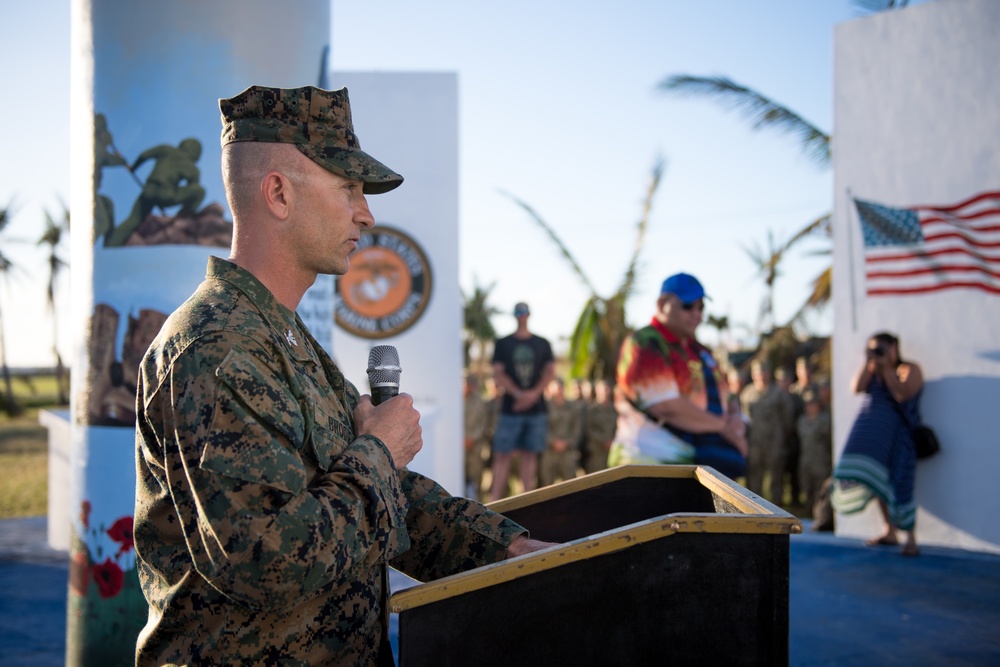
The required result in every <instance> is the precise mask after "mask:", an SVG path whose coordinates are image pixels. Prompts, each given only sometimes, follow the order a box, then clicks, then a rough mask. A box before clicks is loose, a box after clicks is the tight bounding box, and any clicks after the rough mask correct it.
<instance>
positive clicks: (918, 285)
mask: <svg viewBox="0 0 1000 667" xmlns="http://www.w3.org/2000/svg"><path fill="white" fill-rule="evenodd" d="M854 205H855V206H856V207H857V209H858V218H859V219H860V220H861V232H862V235H863V237H864V244H865V279H866V284H867V291H868V294H869V295H871V296H881V295H889V294H893V295H897V294H923V293H927V292H937V291H939V290H946V289H956V288H968V289H976V290H982V291H984V292H988V293H990V294H1000V191H995V192H983V193H980V194H977V195H975V196H973V197H970V198H969V199H967V200H966V201H963V202H960V203H958V204H955V205H953V206H913V207H911V208H890V207H888V206H883V205H881V204H875V203H872V202H869V201H863V200H861V199H855V200H854Z"/></svg>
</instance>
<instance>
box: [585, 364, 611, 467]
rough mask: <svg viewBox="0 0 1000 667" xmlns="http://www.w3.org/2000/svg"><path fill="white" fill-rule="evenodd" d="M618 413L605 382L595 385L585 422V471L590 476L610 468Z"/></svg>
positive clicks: (609, 388) (608, 386)
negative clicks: (609, 453)
mask: <svg viewBox="0 0 1000 667" xmlns="http://www.w3.org/2000/svg"><path fill="white" fill-rule="evenodd" d="M617 425H618V412H617V411H616V410H615V404H614V394H613V392H612V390H611V386H610V385H609V384H608V383H607V382H605V381H604V380H600V381H599V382H597V383H595V384H594V402H593V404H592V405H590V406H589V407H588V408H587V415H586V419H585V421H584V438H585V442H586V444H585V445H584V448H585V449H584V451H585V452H586V459H585V460H584V462H583V469H584V471H586V472H587V474H590V473H592V472H598V471H599V470H604V469H605V468H607V467H608V452H609V451H611V443H612V442H614V439H615V428H616V427H617Z"/></svg>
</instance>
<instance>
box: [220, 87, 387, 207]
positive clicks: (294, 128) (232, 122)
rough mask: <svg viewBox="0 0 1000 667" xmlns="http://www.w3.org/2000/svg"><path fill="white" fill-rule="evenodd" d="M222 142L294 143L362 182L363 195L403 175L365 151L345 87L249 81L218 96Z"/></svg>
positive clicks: (328, 167)
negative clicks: (233, 92) (269, 85)
mask: <svg viewBox="0 0 1000 667" xmlns="http://www.w3.org/2000/svg"><path fill="white" fill-rule="evenodd" d="M219 109H220V110H221V111H222V145H223V146H225V145H226V144H228V143H231V142H234V141H263V142H269V143H281V144H295V146H296V147H298V149H299V150H300V151H302V153H303V154H304V155H305V156H306V157H308V158H309V159H311V160H312V161H313V162H315V163H317V164H318V165H320V166H321V167H323V168H324V169H326V170H328V171H331V172H333V173H335V174H338V175H340V176H344V177H347V178H351V179H355V180H358V181H362V182H363V183H364V184H365V185H364V192H365V194H370V195H377V194H382V193H383V192H388V191H389V190H392V189H394V188H396V187H398V186H399V184H400V183H402V182H403V177H402V176H400V175H399V174H397V173H396V172H394V171H393V170H392V169H389V167H387V166H385V165H384V164H382V163H381V162H379V161H378V160H376V159H375V158H373V157H372V156H370V155H368V153H365V152H364V151H363V150H361V144H360V142H358V137H357V135H355V134H354V125H353V123H352V122H351V102H350V100H348V98H347V88H341V89H340V90H322V89H320V88H314V87H313V86H305V87H303V88H265V87H263V86H251V87H249V88H247V89H246V90H244V91H243V92H242V93H240V94H239V95H237V96H236V97H232V98H229V99H228V100H225V99H223V100H219Z"/></svg>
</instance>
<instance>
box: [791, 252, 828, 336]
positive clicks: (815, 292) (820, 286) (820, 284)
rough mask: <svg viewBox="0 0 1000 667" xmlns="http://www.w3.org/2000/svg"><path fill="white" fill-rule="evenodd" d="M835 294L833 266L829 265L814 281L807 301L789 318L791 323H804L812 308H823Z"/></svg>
mask: <svg viewBox="0 0 1000 667" xmlns="http://www.w3.org/2000/svg"><path fill="white" fill-rule="evenodd" d="M832 295H833V267H832V266H828V267H827V268H825V269H824V270H823V272H822V273H820V274H819V275H818V276H816V277H815V278H814V279H813V281H812V291H811V292H810V293H809V296H808V297H807V298H806V300H805V302H804V303H803V304H802V305H801V306H799V309H798V310H797V311H795V314H794V315H792V317H791V318H790V319H789V320H788V323H789V324H795V323H799V324H804V322H805V315H806V313H807V312H809V311H811V310H822V309H823V308H824V307H825V306H826V305H827V304H828V303H830V298H831V297H832Z"/></svg>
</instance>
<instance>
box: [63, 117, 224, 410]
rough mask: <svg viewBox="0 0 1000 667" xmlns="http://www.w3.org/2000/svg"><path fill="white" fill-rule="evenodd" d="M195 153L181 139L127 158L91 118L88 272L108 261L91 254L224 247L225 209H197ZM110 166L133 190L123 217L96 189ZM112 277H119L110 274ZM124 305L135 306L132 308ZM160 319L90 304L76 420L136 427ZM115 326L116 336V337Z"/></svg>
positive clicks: (201, 190) (200, 197)
mask: <svg viewBox="0 0 1000 667" xmlns="http://www.w3.org/2000/svg"><path fill="white" fill-rule="evenodd" d="M201 154H202V142H201V141H200V140H198V139H196V138H194V137H186V138H182V139H180V140H179V141H177V143H176V144H170V143H161V144H157V145H154V146H151V147H149V148H146V149H145V150H142V151H141V152H140V153H138V155H135V156H134V157H133V158H132V159H131V160H130V159H129V157H128V156H127V155H125V154H123V152H122V151H121V150H119V148H118V146H117V145H116V144H115V138H114V134H113V132H112V128H111V126H110V124H109V121H108V118H107V116H106V115H105V114H103V113H98V114H95V116H94V225H93V238H94V244H95V272H97V271H98V270H99V268H100V267H101V266H105V265H107V264H108V261H103V262H102V263H101V264H98V260H97V255H98V254H100V255H101V256H102V258H104V259H107V260H110V258H109V257H107V253H111V252H115V253H118V252H127V251H129V250H131V249H136V248H143V247H146V248H148V247H150V246H161V245H174V246H179V245H190V246H204V247H210V248H226V249H228V248H229V246H230V243H231V241H232V236H233V223H232V221H231V220H227V219H226V217H225V216H226V209H225V208H224V207H223V205H222V204H221V203H219V202H217V201H211V202H209V203H208V204H205V205H204V206H203V203H204V201H205V198H206V190H205V187H204V186H203V185H202V183H201V170H200V168H199V166H198V161H199V159H200V158H201ZM112 169H113V170H116V171H117V170H121V171H123V172H125V173H127V174H128V179H127V181H128V182H130V183H131V184H132V185H133V188H134V199H133V200H132V202H131V209H130V210H129V211H128V214H127V215H125V214H124V211H122V212H121V213H117V212H116V209H115V201H114V199H113V198H112V197H111V196H109V194H108V193H106V192H104V191H103V190H102V184H103V181H104V171H105V170H112ZM120 180H122V179H120ZM120 189H121V186H120V185H119V190H120ZM120 198H121V197H119V199H120ZM126 201H128V200H126ZM111 279H112V281H115V280H119V279H120V278H119V277H115V276H111ZM177 303H179V301H178V302H177ZM129 306H130V307H132V308H134V307H135V304H134V303H133V304H129ZM123 318H125V321H124V322H123V321H122V320H123ZM166 318H167V312H165V310H158V309H156V308H149V307H139V308H138V312H137V313H134V312H127V313H126V312H121V311H120V310H119V308H118V307H116V306H115V305H114V304H110V303H100V302H98V303H97V304H96V305H95V307H94V311H93V313H92V314H91V318H90V336H89V350H88V352H89V354H88V358H89V360H90V364H89V368H88V374H89V378H88V379H89V382H88V383H87V389H86V391H87V392H88V393H87V395H86V396H85V397H81V400H79V401H77V414H76V419H77V421H78V422H79V423H81V424H87V425H91V426H127V427H132V426H134V425H135V392H136V378H137V375H138V372H139V363H140V362H141V360H142V355H143V353H144V352H145V350H146V348H147V347H148V346H149V344H150V343H151V342H152V341H153V338H154V337H155V336H156V334H157V332H159V330H160V327H161V326H162V325H163V322H164V321H165V320H166ZM122 324H124V325H125V330H124V334H123V335H122V334H120V333H119V331H120V328H121V325H122Z"/></svg>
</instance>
